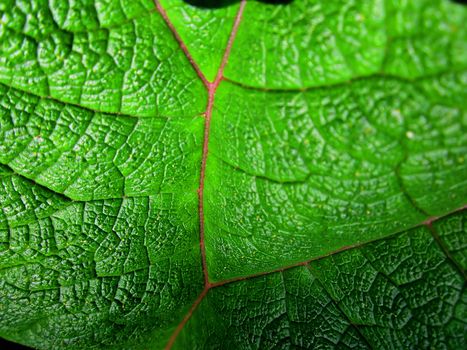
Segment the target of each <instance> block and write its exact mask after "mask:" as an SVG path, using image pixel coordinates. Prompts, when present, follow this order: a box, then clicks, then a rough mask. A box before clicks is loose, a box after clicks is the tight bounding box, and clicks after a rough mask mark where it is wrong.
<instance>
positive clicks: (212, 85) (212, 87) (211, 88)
mask: <svg viewBox="0 0 467 350" xmlns="http://www.w3.org/2000/svg"><path fill="white" fill-rule="evenodd" d="M154 2H155V4H156V7H157V10H158V11H159V13H160V14H161V16H162V18H163V19H164V21H165V22H166V23H167V26H168V27H169V29H170V30H171V31H172V33H173V35H174V37H175V39H176V40H177V42H178V43H179V45H180V48H181V49H182V50H183V52H184V53H185V55H186V57H187V58H188V60H189V61H190V63H191V65H192V66H193V68H194V70H195V71H196V74H198V76H199V78H200V79H201V81H202V82H203V83H204V85H205V86H206V89H207V90H208V104H207V107H206V111H205V113H204V119H205V122H204V140H203V155H202V158H201V172H200V180H199V187H198V199H199V201H198V213H199V230H200V239H199V245H200V250H201V262H202V267H203V275H204V289H203V291H202V292H201V294H200V295H199V296H198V298H197V299H196V300H195V302H194V303H193V305H192V306H191V308H190V310H189V311H188V312H187V314H186V315H185V317H184V318H183V320H182V321H181V322H180V323H179V324H178V326H177V328H176V329H175V331H174V332H173V333H172V335H171V337H170V339H169V341H168V343H167V345H166V347H165V348H166V349H170V348H172V346H173V344H174V343H175V340H176V338H177V336H178V334H179V333H180V332H181V330H182V329H183V327H184V326H185V324H186V323H187V322H188V320H189V319H190V317H191V315H192V314H193V312H194V311H195V309H196V308H197V307H198V305H199V304H200V303H201V301H202V300H203V298H204V296H205V295H206V294H207V292H208V291H209V289H210V288H211V287H214V286H217V284H213V283H211V282H209V274H208V266H207V261H206V246H205V243H204V179H205V176H206V161H207V158H208V153H209V132H210V129H211V118H212V110H213V107H214V99H215V94H216V91H217V88H218V87H219V84H220V82H221V81H222V79H223V77H224V68H225V66H226V64H227V61H228V59H229V55H230V51H231V49H232V45H233V42H234V40H235V36H236V34H237V31H238V27H239V25H240V21H241V19H242V14H243V10H244V8H245V5H246V0H242V1H241V3H240V7H239V10H238V12H237V15H236V17H235V21H234V24H233V26H232V31H231V33H230V37H229V40H228V42H227V46H226V48H225V51H224V55H223V57H222V61H221V64H220V66H219V69H218V71H217V74H216V77H215V79H214V81H213V82H209V81H208V80H207V79H206V77H205V76H204V74H203V72H202V71H201V69H200V68H199V66H198V65H197V64H196V62H195V60H194V59H193V57H192V56H191V54H190V52H189V51H188V48H187V46H186V44H185V43H184V42H183V40H182V38H181V37H180V36H179V35H178V33H177V31H176V29H175V27H174V25H173V24H172V23H171V22H170V20H169V17H168V16H167V13H166V12H165V10H164V9H163V7H162V6H161V5H160V3H159V2H158V1H157V0H154Z"/></svg>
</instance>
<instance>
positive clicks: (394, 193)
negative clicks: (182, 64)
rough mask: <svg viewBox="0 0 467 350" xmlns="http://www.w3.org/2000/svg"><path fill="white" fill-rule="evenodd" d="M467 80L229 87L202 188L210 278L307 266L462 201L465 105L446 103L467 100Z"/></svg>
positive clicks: (220, 95)
mask: <svg viewBox="0 0 467 350" xmlns="http://www.w3.org/2000/svg"><path fill="white" fill-rule="evenodd" d="M466 77H467V73H466V72H459V73H456V74H455V73H453V74H442V75H436V76H433V77H427V78H419V79H417V80H414V81H410V80H406V79H402V78H397V77H392V76H383V75H375V76H372V77H368V78H362V79H358V80H355V81H353V82H351V83H345V84H337V85H335V86H329V87H325V88H312V89H309V90H306V91H297V92H293V91H289V92H278V91H259V90H253V89H245V88H243V87H239V86H236V85H233V84H231V83H222V84H221V86H220V88H219V90H218V92H217V95H216V102H217V105H216V106H217V108H216V110H215V112H214V115H213V118H212V126H211V127H212V131H211V136H210V148H209V152H210V153H209V155H210V157H209V158H208V166H207V168H208V172H207V175H206V188H205V196H206V202H207V204H208V205H206V209H205V210H206V219H205V221H206V230H207V232H208V234H207V235H206V247H207V253H208V264H209V272H210V277H211V278H212V279H213V280H222V279H226V278H232V277H238V276H244V275H249V274H252V273H257V272H259V271H269V270H271V269H274V268H279V267H281V266H285V265H290V264H293V263H296V262H300V261H304V260H307V259H310V258H312V257H316V256H320V255H323V254H326V253H328V252H330V251H333V250H336V249H338V248H340V247H343V246H348V245H354V244H356V243H359V242H366V241H369V240H373V239H375V238H378V237H382V236H385V235H387V234H388V233H392V232H398V231H401V230H403V229H405V228H408V227H410V226H413V225H415V224H417V223H419V222H421V221H423V219H424V218H426V217H427V216H429V215H442V214H444V213H446V211H449V210H453V209H456V208H459V207H461V206H462V205H463V204H465V200H466V198H467V187H466V186H465V181H466V177H465V174H467V163H466V161H465V158H464V155H465V154H466V152H467V134H466V119H465V117H464V115H465V111H464V110H463V104H464V103H465V102H461V101H460V100H458V99H459V98H461V97H452V98H446V97H445V96H449V95H453V96H458V93H461V94H464V95H465V91H467V90H466V88H467V84H466V81H467V80H466ZM464 101H465V100H464ZM232 116H235V118H232ZM220 188H222V191H219V189H220Z"/></svg>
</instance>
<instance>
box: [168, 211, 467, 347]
mask: <svg viewBox="0 0 467 350" xmlns="http://www.w3.org/2000/svg"><path fill="white" fill-rule="evenodd" d="M461 215H462V216H463V217H465V214H461ZM452 220H453V218H447V219H445V220H442V221H441V222H440V223H439V225H444V224H446V223H449V222H451V221H452ZM437 225H438V224H437ZM466 296H467V295H466V293H465V288H464V278H463V276H462V275H461V274H460V273H459V272H458V271H457V270H456V269H455V268H454V267H453V266H452V264H451V263H450V261H449V260H448V259H447V257H446V256H445V255H444V254H443V252H442V251H441V250H440V248H439V246H438V244H437V243H436V242H435V240H434V239H433V238H432V237H431V235H430V232H429V231H428V230H427V229H426V228H424V227H422V228H418V229H415V230H410V231H408V232H403V233H401V234H398V235H396V236H393V237H390V238H387V239H384V240H381V241H378V242H375V243H371V244H368V245H365V246H362V247H359V248H354V249H351V250H348V251H346V252H342V253H337V254H334V255H332V256H330V257H327V258H324V259H321V260H317V261H314V262H311V263H310V264H309V265H307V266H305V267H296V268H292V269H288V270H285V271H283V272H276V273H271V274H268V275H265V276H261V277H255V278H251V279H247V280H243V281H239V282H234V283H230V284H227V285H224V286H221V287H217V288H215V289H213V290H211V291H209V293H208V295H207V297H206V298H205V299H204V300H203V301H202V303H201V305H200V306H199V309H198V310H197V311H196V313H195V314H194V316H192V318H191V319H190V321H189V322H188V324H187V325H186V326H185V328H184V330H183V331H182V333H181V335H180V337H179V338H178V341H177V343H176V346H175V348H176V349H428V348H433V349H461V348H463V347H464V346H465V341H466V339H465V330H466V323H465V313H466V311H467V308H466V306H467V305H466V303H465V298H466Z"/></svg>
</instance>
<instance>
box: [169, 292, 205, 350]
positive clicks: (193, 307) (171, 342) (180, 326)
mask: <svg viewBox="0 0 467 350" xmlns="http://www.w3.org/2000/svg"><path fill="white" fill-rule="evenodd" d="M208 290H209V288H204V289H203V291H202V292H201V294H200V295H199V296H198V298H196V300H195V302H194V303H193V305H191V307H190V310H188V312H187V313H186V315H185V317H183V320H182V322H180V323H179V324H178V326H177V328H175V331H174V332H173V333H172V335H171V336H170V339H169V341H168V342H167V345H166V346H165V349H166V350H169V349H171V348H172V346H173V345H174V343H175V340H176V339H177V336H178V335H179V334H180V332H181V331H182V329H183V327H184V326H185V324H186V323H187V322H188V320H189V319H190V318H191V315H192V314H193V312H194V311H195V310H196V308H197V307H198V305H199V304H200V303H201V301H202V300H203V299H204V297H205V295H206V294H207V292H208Z"/></svg>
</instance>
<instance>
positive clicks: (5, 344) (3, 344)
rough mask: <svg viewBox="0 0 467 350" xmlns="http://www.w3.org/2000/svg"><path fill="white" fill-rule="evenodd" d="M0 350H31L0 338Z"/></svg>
mask: <svg viewBox="0 0 467 350" xmlns="http://www.w3.org/2000/svg"><path fill="white" fill-rule="evenodd" d="M0 350H31V348H28V347H27V346H23V345H19V344H15V343H12V342H9V341H7V340H5V339H2V338H0Z"/></svg>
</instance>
